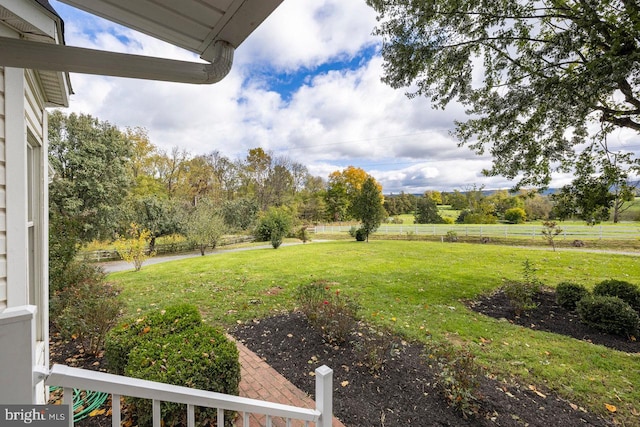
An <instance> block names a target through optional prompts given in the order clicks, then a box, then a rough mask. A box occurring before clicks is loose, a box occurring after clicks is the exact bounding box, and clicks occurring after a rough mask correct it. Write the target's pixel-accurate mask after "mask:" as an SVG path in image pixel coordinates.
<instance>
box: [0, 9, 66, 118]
mask: <svg viewBox="0 0 640 427" xmlns="http://www.w3.org/2000/svg"><path fill="white" fill-rule="evenodd" d="M5 28H7V29H9V31H4V29H5ZM0 35H2V36H4V35H6V36H7V37H19V38H21V39H24V40H31V41H33V42H38V43H40V44H42V45H48V46H53V45H55V44H57V43H63V29H62V20H61V19H60V17H59V16H58V15H57V14H56V13H55V11H54V10H53V9H52V8H51V6H50V5H49V2H48V1H47V0H37V1H24V0H0ZM0 38H2V39H5V38H6V37H0ZM7 54H8V52H7ZM4 57H5V51H4V49H2V48H0V66H15V67H19V68H31V67H24V66H21V65H20V64H17V63H15V64H9V63H6V64H5V63H4V61H2V59H4ZM35 70H36V76H37V79H38V81H39V82H40V85H41V86H42V89H43V92H42V93H43V96H44V102H45V104H46V105H47V106H50V107H60V106H68V105H69V93H70V92H71V83H70V80H69V76H68V75H67V74H66V73H63V72H60V71H61V70H51V69H46V68H44V69H38V68H35Z"/></svg>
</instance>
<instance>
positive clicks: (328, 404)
mask: <svg viewBox="0 0 640 427" xmlns="http://www.w3.org/2000/svg"><path fill="white" fill-rule="evenodd" d="M316 409H317V410H318V411H320V413H321V414H322V415H320V419H319V420H318V423H317V424H316V425H317V426H318V427H331V424H332V423H333V370H332V369H331V368H329V367H328V366H326V365H322V366H320V367H319V368H317V369H316Z"/></svg>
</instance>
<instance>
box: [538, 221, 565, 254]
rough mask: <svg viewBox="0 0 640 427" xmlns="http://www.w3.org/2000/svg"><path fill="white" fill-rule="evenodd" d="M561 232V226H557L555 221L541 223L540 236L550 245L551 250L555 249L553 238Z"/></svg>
mask: <svg viewBox="0 0 640 427" xmlns="http://www.w3.org/2000/svg"><path fill="white" fill-rule="evenodd" d="M560 233H562V228H560V227H558V224H557V223H556V222H555V221H545V222H543V223H542V237H543V238H544V239H545V240H546V241H547V242H548V243H549V244H550V245H551V247H552V248H553V251H554V252H555V250H556V242H555V240H554V239H555V238H556V236H557V235H558V234H560Z"/></svg>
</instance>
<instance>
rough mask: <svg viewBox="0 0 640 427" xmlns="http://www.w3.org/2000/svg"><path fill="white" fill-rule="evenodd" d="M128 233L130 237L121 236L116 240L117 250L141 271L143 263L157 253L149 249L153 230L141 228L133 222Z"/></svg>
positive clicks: (124, 258)
mask: <svg viewBox="0 0 640 427" xmlns="http://www.w3.org/2000/svg"><path fill="white" fill-rule="evenodd" d="M127 234H128V235H129V237H121V238H120V239H118V240H116V242H115V246H116V250H117V251H118V254H119V255H120V257H121V258H122V259H123V260H125V261H126V262H131V263H133V266H134V267H135V269H136V271H140V269H141V268H142V264H144V262H145V261H146V260H148V259H149V258H151V257H152V256H154V255H155V252H150V251H149V250H148V249H147V248H148V246H149V241H150V240H151V232H150V231H149V230H146V229H145V230H143V229H140V228H139V226H138V224H136V223H135V222H132V223H131V225H130V228H129V231H127Z"/></svg>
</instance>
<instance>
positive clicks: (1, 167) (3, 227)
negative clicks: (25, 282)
mask: <svg viewBox="0 0 640 427" xmlns="http://www.w3.org/2000/svg"><path fill="white" fill-rule="evenodd" d="M4 87H5V82H4V68H2V67H0V310H2V309H4V308H6V307H7V198H6V182H7V180H6V162H5V128H6V126H5V96H4Z"/></svg>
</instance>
